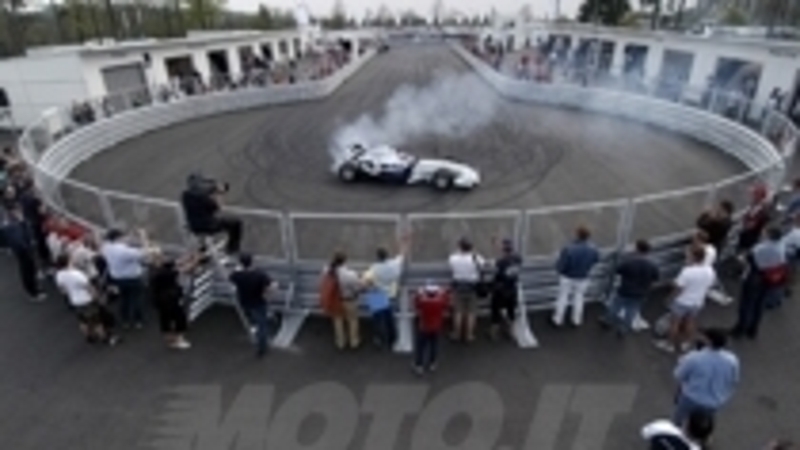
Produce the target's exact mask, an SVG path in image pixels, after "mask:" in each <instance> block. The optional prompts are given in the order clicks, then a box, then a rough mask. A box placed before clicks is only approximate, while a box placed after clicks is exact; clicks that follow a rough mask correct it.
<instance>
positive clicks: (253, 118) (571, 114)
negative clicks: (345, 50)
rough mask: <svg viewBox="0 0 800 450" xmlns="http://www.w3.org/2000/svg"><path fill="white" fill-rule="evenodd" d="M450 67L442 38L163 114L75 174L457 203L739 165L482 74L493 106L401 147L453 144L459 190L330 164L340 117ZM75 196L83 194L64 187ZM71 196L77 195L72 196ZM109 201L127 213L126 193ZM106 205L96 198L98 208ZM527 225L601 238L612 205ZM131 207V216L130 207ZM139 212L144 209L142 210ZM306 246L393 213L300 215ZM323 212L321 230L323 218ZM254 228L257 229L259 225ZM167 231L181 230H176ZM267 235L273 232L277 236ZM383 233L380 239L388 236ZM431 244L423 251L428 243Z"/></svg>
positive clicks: (603, 190) (443, 232)
mask: <svg viewBox="0 0 800 450" xmlns="http://www.w3.org/2000/svg"><path fill="white" fill-rule="evenodd" d="M442 70H449V71H451V72H457V73H458V72H464V71H466V70H468V69H467V67H466V66H465V65H464V64H463V63H462V62H461V61H460V60H459V59H458V58H457V56H455V55H454V54H453V53H452V52H450V51H449V50H448V49H447V48H445V47H442V46H435V45H424V46H414V47H410V46H406V47H402V46H401V47H397V48H394V49H393V50H392V51H391V52H390V53H388V54H385V55H380V56H378V57H377V58H376V59H375V60H374V61H373V62H371V63H369V64H368V65H367V66H366V67H365V68H364V70H363V71H362V72H361V73H359V74H357V75H356V76H355V77H354V78H353V79H352V80H351V81H350V82H348V83H347V84H346V85H345V86H344V87H343V88H342V89H340V91H338V92H337V93H336V94H334V95H333V96H331V97H330V98H328V99H326V100H325V101H322V102H317V103H313V104H302V105H290V106H282V107H279V108H272V109H266V110H256V111H247V112H243V113H238V114H229V115H225V116H218V117H213V118H209V119H205V120H200V121H195V122H192V123H187V124H182V125H179V126H174V127H169V128H167V129H165V130H160V131H157V132H154V133H151V134H148V135H146V136H144V137H141V138H139V139H134V140H131V141H129V142H126V143H124V144H122V145H120V146H119V147H118V148H115V149H112V150H110V151H108V152H106V153H104V154H102V155H100V156H98V157H96V158H94V159H92V160H91V161H89V162H88V163H86V164H84V165H82V166H81V167H79V168H78V169H77V171H76V173H75V175H76V177H77V178H79V179H82V180H87V181H89V182H91V183H94V184H96V185H99V186H102V187H105V188H109V189H116V190H126V191H131V192H135V193H140V194H145V195H150V196H157V197H162V198H168V199H173V198H176V197H177V194H178V193H179V192H180V189H181V187H182V183H183V180H184V179H185V176H186V174H187V173H188V172H189V171H190V170H192V169H202V170H203V171H204V172H205V173H207V174H209V175H213V176H215V177H217V178H219V179H223V180H228V181H230V182H231V183H232V185H233V190H232V192H231V194H230V196H229V199H228V203H229V204H231V205H240V206H246V207H256V208H269V209H276V210H281V211H286V210H291V211H316V212H326V211H327V212H347V213H354V212H369V213H374V212H393V213H394V212H437V213H438V212H450V211H472V212H475V211H481V210H486V209H520V208H536V207H540V206H543V205H562V204H574V203H578V202H587V201H602V200H609V199H615V198H620V197H625V196H634V195H641V194H647V193H653V192H660V191H665V190H669V189H677V188H680V187H683V186H687V185H697V184H702V183H708V182H713V181H716V180H720V179H722V178H724V177H726V176H729V175H732V174H734V173H736V172H738V171H739V170H741V167H740V166H739V164H738V163H737V162H735V161H733V160H731V159H729V158H727V157H726V156H723V155H722V154H721V153H720V152H718V151H715V150H713V149H710V148H708V147H706V146H704V145H702V144H700V143H697V142H694V141H691V140H688V139H683V138H681V137H677V136H675V135H672V134H669V133H665V132H662V131H659V130H656V129H653V128H649V127H647V126H643V125H641V124H637V123H630V122H621V121H619V120H616V119H613V118H609V117H602V116H597V115H590V114H584V113H580V112H577V111H570V110H559V109H553V108H545V107H537V106H533V105H525V104H518V103H511V102H507V101H504V100H501V99H499V98H497V97H496V96H495V95H494V93H493V92H492V91H490V90H489V88H488V87H487V86H485V85H480V86H478V88H477V89H476V90H475V92H465V93H463V95H469V96H473V97H480V98H488V99H490V100H489V101H493V102H496V105H495V106H496V114H495V116H494V119H493V120H492V121H491V123H490V124H488V125H487V126H485V127H482V128H480V129H478V130H477V131H475V132H474V133H472V134H470V135H469V136H467V137H465V138H462V139H437V138H434V137H431V136H423V137H421V138H419V139H415V140H412V141H409V142H407V143H406V144H405V145H404V146H403V148H406V149H407V150H409V151H413V152H415V153H418V154H420V155H422V156H429V155H453V156H455V157H457V158H459V159H461V160H463V161H465V162H467V163H469V164H471V165H473V166H475V167H478V168H480V170H481V172H482V175H483V178H484V180H485V182H484V185H483V186H481V187H480V189H478V190H476V191H474V192H471V193H468V194H464V193H450V194H447V195H442V194H441V193H437V192H432V191H431V190H430V189H427V188H422V187H420V188H408V189H398V188H395V187H389V188H386V187H376V186H349V185H342V184H340V183H339V182H338V181H337V180H336V179H335V177H333V176H332V175H331V174H330V173H329V171H328V167H329V165H330V159H329V156H328V153H327V152H326V151H325V149H327V148H328V147H329V144H330V142H331V138H332V136H333V135H334V133H335V131H336V130H338V129H339V127H340V126H342V125H343V124H346V123H349V121H351V120H353V119H355V118H357V117H359V116H360V115H361V114H364V113H380V111H381V110H382V108H383V106H384V104H385V102H386V100H387V99H388V98H389V97H390V96H391V95H392V94H393V93H394V92H395V90H396V88H398V87H400V86H403V85H405V84H412V85H417V86H420V85H424V84H426V83H429V82H430V80H431V79H432V78H433V76H434V74H435V73H437V72H440V71H442ZM65 197H66V198H67V200H68V201H69V200H70V198H71V197H73V198H74V197H75V195H72V196H70V195H65ZM704 200H705V196H704V195H694V196H692V197H691V198H688V199H682V200H681V201H661V202H656V203H654V204H645V205H641V206H640V208H639V213H640V214H639V215H638V216H637V220H636V222H635V223H634V226H635V230H636V234H656V235H657V234H666V233H670V232H675V231H682V230H683V229H684V227H685V225H686V224H687V223H690V221H691V219H692V218H693V217H694V216H695V215H696V212H697V210H698V209H699V208H700V207H701V205H702V204H703V201H704ZM76 202H77V200H74V201H73V203H76ZM115 203H119V204H120V205H119V207H118V208H115V209H118V210H119V211H120V214H119V215H122V216H125V217H126V218H127V217H129V216H130V213H127V210H129V209H130V207H129V205H128V204H127V203H126V202H112V207H115ZM93 209H94V210H95V211H99V208H93ZM152 209H153V212H151V213H150V214H149V215H148V212H147V211H143V212H141V211H140V215H143V216H144V217H146V218H147V220H144V221H145V222H148V221H149V222H154V221H157V220H156V219H155V218H154V217H162V216H166V217H167V218H166V219H164V220H165V221H167V222H172V223H170V225H169V227H170V229H174V228H175V224H174V214H171V213H168V212H164V211H161V210H159V208H156V207H153V208H152ZM535 217H536V220H535V225H534V226H533V227H532V228H531V230H530V232H529V236H527V239H528V241H529V248H531V250H532V253H536V254H547V253H549V252H551V251H553V250H554V249H555V247H554V246H555V245H557V243H559V242H561V241H562V240H563V239H564V238H565V233H569V231H568V230H571V229H572V227H573V226H574V224H575V223H576V222H578V221H584V222H588V223H589V224H590V225H592V226H593V227H594V228H595V229H596V231H597V233H596V234H597V238H598V240H599V241H600V242H601V243H602V244H610V243H613V239H614V238H615V236H616V225H617V223H618V221H619V214H618V210H616V209H614V208H606V209H602V210H598V211H584V210H582V211H577V212H576V211H569V212H560V213H558V214H548V215H544V216H538V215H537V216H535ZM131 220H135V218H130V220H128V221H131ZM140 221H141V220H140ZM247 221H248V223H251V224H252V226H248V228H250V229H252V231H253V233H248V234H250V235H251V236H256V234H258V235H259V236H260V237H259V238H258V239H256V238H252V242H250V243H249V244H250V246H251V247H253V246H255V247H256V249H257V250H260V251H263V252H268V253H272V254H274V253H273V252H275V249H277V248H278V247H279V244H280V241H279V239H277V234H275V233H271V231H264V229H263V227H265V226H267V227H269V228H268V229H269V230H273V229H277V228H276V225H275V224H274V223H269V224H267V225H264V224H265V223H267V222H268V221H266V220H264V219H263V218H261V217H247ZM295 225H296V227H295V228H296V233H295V234H296V235H297V237H298V239H299V240H300V241H301V243H300V245H299V246H298V247H300V249H299V250H300V254H301V256H302V257H308V258H324V257H325V256H327V253H328V251H329V249H330V248H331V246H335V245H340V246H341V245H344V246H346V247H347V249H348V250H349V251H350V252H351V254H356V255H361V254H365V255H370V254H371V253H372V249H373V248H374V247H375V245H377V244H378V243H385V240H386V239H387V237H390V236H391V232H392V228H391V224H384V225H377V224H374V223H373V224H367V225H365V224H364V222H357V223H344V222H340V223H338V224H331V223H329V222H321V221H318V220H307V221H303V220H299V221H297V222H296V223H295ZM321 226H324V227H325V228H326V233H325V235H326V236H333V237H334V238H331V239H327V240H326V239H321V238H320V237H319V235H320V233H317V231H318V229H319V228H320V227H321ZM512 229H513V221H511V220H510V219H486V218H484V219H483V220H481V221H478V220H466V221H456V220H453V221H449V222H441V221H439V222H437V221H427V222H417V223H416V224H415V230H414V231H415V234H416V235H417V236H425V238H424V239H422V238H421V239H419V240H418V242H419V243H421V245H420V248H419V249H417V250H419V251H417V252H415V255H416V256H418V257H420V258H422V259H424V260H428V259H431V258H438V257H440V256H441V255H442V254H444V252H446V251H447V249H448V248H449V246H450V245H452V236H454V235H459V234H473V235H476V234H480V235H481V236H483V237H486V236H488V235H490V234H506V235H507V234H509V233H511V232H512ZM256 230H260V231H261V232H260V233H257V232H256ZM168 234H170V235H169V236H166V238H168V239H172V238H173V237H174V236H172V235H173V234H174V233H168ZM270 236H272V238H270ZM381 241H384V242H381ZM426 250H427V251H426Z"/></svg>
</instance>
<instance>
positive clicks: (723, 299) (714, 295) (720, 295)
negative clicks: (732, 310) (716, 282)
mask: <svg viewBox="0 0 800 450" xmlns="http://www.w3.org/2000/svg"><path fill="white" fill-rule="evenodd" d="M708 298H709V299H710V300H712V301H714V302H715V303H718V304H720V305H722V306H727V305H730V304H731V303H733V298H732V297H731V296H729V295H726V294H725V293H724V292H722V291H719V290H717V289H713V290H711V291H709V293H708Z"/></svg>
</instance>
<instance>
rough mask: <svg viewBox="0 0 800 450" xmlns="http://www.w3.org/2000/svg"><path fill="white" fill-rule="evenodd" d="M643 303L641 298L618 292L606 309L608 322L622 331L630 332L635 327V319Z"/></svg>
mask: <svg viewBox="0 0 800 450" xmlns="http://www.w3.org/2000/svg"><path fill="white" fill-rule="evenodd" d="M641 305H642V300H641V299H639V298H633V297H623V296H621V295H619V294H616V295H614V298H613V299H611V304H609V305H608V309H607V310H606V322H608V323H609V324H610V325H612V326H614V327H615V328H616V329H617V330H618V331H619V332H621V333H629V332H630V331H631V329H632V328H633V320H634V319H636V316H638V315H639V309H640V308H641ZM620 315H621V316H622V317H620Z"/></svg>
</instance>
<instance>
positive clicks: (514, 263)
mask: <svg viewBox="0 0 800 450" xmlns="http://www.w3.org/2000/svg"><path fill="white" fill-rule="evenodd" d="M501 252H502V254H501V255H500V258H498V259H497V261H495V265H494V269H495V271H494V279H493V280H492V302H491V321H492V328H491V331H490V335H491V338H492V339H497V338H498V337H499V335H500V330H501V327H503V328H504V329H505V331H506V332H508V333H509V334H510V332H511V327H512V325H513V324H514V319H515V316H516V308H517V283H518V282H519V271H520V267H521V266H522V258H521V257H520V256H519V255H518V254H517V253H516V252H515V251H514V244H513V242H511V240H510V239H504V240H503V242H502V243H501Z"/></svg>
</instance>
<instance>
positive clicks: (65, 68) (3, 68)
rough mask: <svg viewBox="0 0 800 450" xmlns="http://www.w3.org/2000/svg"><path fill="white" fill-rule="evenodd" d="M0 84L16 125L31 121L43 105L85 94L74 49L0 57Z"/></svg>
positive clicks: (55, 104)
mask: <svg viewBox="0 0 800 450" xmlns="http://www.w3.org/2000/svg"><path fill="white" fill-rule="evenodd" d="M0 87H3V88H4V89H5V91H6V94H7V95H8V99H9V101H10V102H11V106H12V113H13V115H14V121H15V124H16V125H17V126H25V125H28V124H31V123H33V122H34V121H36V120H37V119H38V117H39V116H40V115H41V112H42V111H44V110H46V109H49V108H53V107H60V106H65V105H69V104H71V103H72V102H73V101H75V100H80V99H83V98H86V96H87V95H88V92H87V89H86V84H85V83H84V81H83V74H82V71H81V66H80V63H79V60H78V58H77V55H76V54H75V53H74V52H67V53H63V54H60V55H48V56H47V57H28V58H13V59H7V60H3V61H0Z"/></svg>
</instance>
